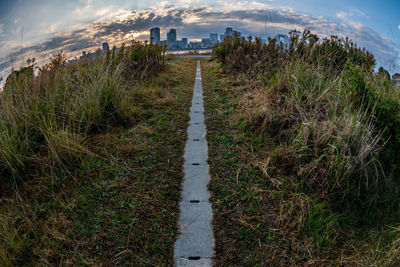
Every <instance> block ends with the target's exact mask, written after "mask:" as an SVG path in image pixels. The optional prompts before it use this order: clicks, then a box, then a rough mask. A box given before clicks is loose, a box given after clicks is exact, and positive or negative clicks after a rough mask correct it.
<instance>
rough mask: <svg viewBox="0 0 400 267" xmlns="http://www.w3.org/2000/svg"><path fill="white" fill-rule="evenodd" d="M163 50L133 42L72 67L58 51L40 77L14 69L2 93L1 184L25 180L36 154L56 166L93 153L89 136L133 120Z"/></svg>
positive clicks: (156, 68) (158, 69) (0, 132)
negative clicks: (140, 90)
mask: <svg viewBox="0 0 400 267" xmlns="http://www.w3.org/2000/svg"><path fill="white" fill-rule="evenodd" d="M164 49H165V48H163V47H161V46H156V45H144V44H141V43H136V42H134V43H133V44H132V45H131V46H129V47H127V48H126V47H122V48H121V49H120V50H119V51H118V53H115V49H114V50H113V51H110V52H108V53H107V55H105V56H100V55H99V56H98V57H97V58H95V59H89V60H82V61H80V62H78V63H76V64H69V65H68V64H66V57H65V56H64V55H63V54H62V53H59V54H56V55H55V56H54V57H52V58H51V59H50V62H49V63H48V64H46V65H45V66H44V67H42V68H40V69H39V74H38V76H37V77H35V76H34V75H33V69H34V66H33V65H32V66H29V67H24V68H21V69H20V70H19V71H14V72H13V73H12V74H11V75H10V76H9V77H8V78H7V81H6V85H5V89H4V92H3V93H2V94H1V95H0V118H1V120H0V144H1V145H0V174H1V177H0V182H6V181H8V182H10V181H16V180H23V177H24V176H25V175H24V174H26V170H27V169H29V168H28V167H29V166H30V165H32V164H33V163H34V161H35V160H37V157H36V155H42V156H43V155H44V154H45V155H47V156H48V157H50V158H51V159H52V161H53V162H54V163H56V164H67V163H71V162H74V159H78V158H80V157H82V156H83V155H92V156H93V154H91V152H90V151H89V150H88V148H86V147H85V140H86V138H87V135H88V134H90V133H93V132H96V131H102V130H103V129H106V128H107V127H108V125H110V124H117V125H126V124H129V123H132V122H134V120H135V118H134V117H132V115H129V113H130V112H129V111H127V109H129V108H131V107H132V106H135V105H140V103H135V101H134V99H135V90H136V89H135V88H134V86H136V85H138V84H139V83H140V82H141V81H143V80H146V79H148V78H149V77H152V76H154V75H156V74H158V73H159V71H160V70H161V69H162V68H163V61H162V53H163V51H164ZM121 97H123V98H124V99H125V100H126V101H129V102H130V103H129V106H128V105H126V104H123V103H122V101H121ZM124 103H125V102H124ZM6 177H8V178H6Z"/></svg>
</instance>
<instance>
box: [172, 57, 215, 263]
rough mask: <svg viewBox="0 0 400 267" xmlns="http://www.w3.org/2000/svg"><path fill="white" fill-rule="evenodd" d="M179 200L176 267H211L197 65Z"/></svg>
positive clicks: (211, 236) (205, 151)
mask: <svg viewBox="0 0 400 267" xmlns="http://www.w3.org/2000/svg"><path fill="white" fill-rule="evenodd" d="M184 157H185V163H184V166H183V171H184V180H183V191H182V200H181V202H180V203H179V207H180V216H179V222H178V226H179V230H180V236H179V237H178V239H177V240H176V242H175V246H174V262H175V266H212V257H213V256H214V244H215V240H214V233H213V229H212V227H211V221H212V207H211V203H210V202H209V201H208V199H209V197H210V193H209V192H208V189H207V185H208V182H209V180H210V173H209V168H208V163H207V158H208V146H207V139H206V126H205V124H204V106H203V88H202V84H201V71H200V61H197V73H196V81H195V84H194V92H193V99H192V107H191V108H190V125H189V128H188V139H187V141H186V146H185V155H184Z"/></svg>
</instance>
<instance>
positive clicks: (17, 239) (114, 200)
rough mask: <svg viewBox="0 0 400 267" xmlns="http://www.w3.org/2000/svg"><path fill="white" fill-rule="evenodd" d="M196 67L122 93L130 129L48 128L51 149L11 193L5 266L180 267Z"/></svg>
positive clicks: (182, 63) (6, 199) (0, 254)
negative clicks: (176, 258)
mask: <svg viewBox="0 0 400 267" xmlns="http://www.w3.org/2000/svg"><path fill="white" fill-rule="evenodd" d="M195 67H196V64H195V61H194V60H192V59H174V58H171V59H169V60H168V61H167V66H166V69H164V70H163V71H161V72H160V73H159V74H155V75H154V77H153V78H149V79H147V80H144V81H143V82H139V83H137V84H135V85H133V86H132V89H127V91H125V92H126V94H122V95H115V96H114V97H117V98H118V100H117V102H114V103H117V104H118V105H123V106H122V107H121V109H120V110H121V113H125V115H126V116H130V118H132V119H131V120H130V121H131V122H130V123H122V124H119V123H117V124H116V123H115V122H113V121H108V122H107V121H106V122H104V123H103V124H102V125H100V127H95V128H93V129H94V130H93V131H88V132H86V131H85V132H76V131H72V132H71V130H70V128H63V129H62V130H61V131H60V129H59V128H57V129H56V130H57V132H56V133H55V132H53V131H54V130H55V129H54V128H51V127H46V128H45V130H46V131H45V132H44V134H43V136H44V139H45V140H46V143H47V144H49V147H51V149H49V150H48V152H47V150H38V151H36V150H35V151H29V150H28V152H29V153H27V155H29V156H28V159H29V164H30V165H29V168H28V169H27V170H25V171H24V172H22V173H23V177H24V179H23V180H24V182H23V183H18V185H17V186H18V188H17V189H15V190H16V191H15V192H13V191H12V190H11V188H10V187H3V189H4V190H3V191H2V192H3V196H2V198H1V203H0V225H1V226H0V265H1V266H53V265H63V266H64V265H65V266H93V265H94V266H98V265H103V266H160V265H161V266H168V265H171V264H172V254H173V243H174V242H175V239H176V234H177V228H176V227H177V226H176V222H177V219H178V201H179V199H180V186H181V180H182V177H183V172H182V164H183V157H182V155H183V149H184V144H185V141H186V129H187V123H188V119H189V116H188V113H189V107H190V99H191V95H192V88H193V83H194V77H195ZM117 89H118V90H120V88H117ZM120 93H121V92H120ZM122 93H123V92H122ZM124 98H125V99H126V101H125V102H124ZM85 99H87V100H88V101H90V100H91V99H92V98H90V97H88V98H85ZM104 99H107V97H106V98H104ZM104 101H108V100H104ZM103 103H105V102H103ZM88 105H91V104H88ZM104 105H105V106H107V105H106V104H104ZM125 105H126V106H125ZM82 107H84V106H82ZM88 107H89V106H88ZM76 111H77V112H82V111H83V110H80V109H76ZM44 114H48V113H44ZM80 114H81V115H80V116H83V117H85V116H86V115H83V114H89V113H83V114H82V113H80ZM92 114H93V113H92ZM95 114H96V113H95ZM97 114H98V113H97ZM12 147H14V148H15V146H12ZM22 148H23V147H22ZM22 148H21V149H22ZM71 151H73V152H74V153H70V152H71ZM77 151H78V152H79V153H77ZM32 153H34V154H32ZM9 154H10V155H19V153H9ZM32 157H33V158H32ZM35 159H36V160H35ZM13 160H15V159H13ZM54 161H55V162H54ZM35 162H37V163H35ZM13 166H16V165H13ZM3 175H5V173H3Z"/></svg>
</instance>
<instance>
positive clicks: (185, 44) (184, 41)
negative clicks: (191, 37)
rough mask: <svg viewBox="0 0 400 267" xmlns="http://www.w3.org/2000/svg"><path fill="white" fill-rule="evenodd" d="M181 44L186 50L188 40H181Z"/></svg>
mask: <svg viewBox="0 0 400 267" xmlns="http://www.w3.org/2000/svg"><path fill="white" fill-rule="evenodd" d="M182 43H183V46H184V48H186V47H187V45H188V38H182Z"/></svg>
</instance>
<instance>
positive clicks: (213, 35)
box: [210, 33, 218, 44]
mask: <svg viewBox="0 0 400 267" xmlns="http://www.w3.org/2000/svg"><path fill="white" fill-rule="evenodd" d="M210 39H211V43H212V44H216V43H218V33H210Z"/></svg>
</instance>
